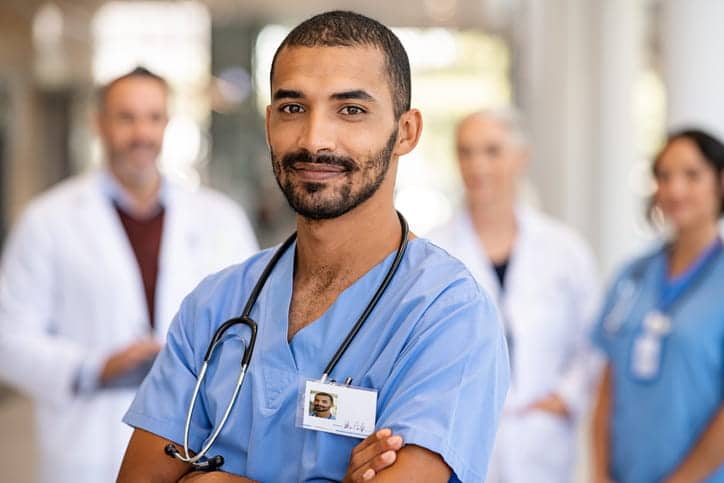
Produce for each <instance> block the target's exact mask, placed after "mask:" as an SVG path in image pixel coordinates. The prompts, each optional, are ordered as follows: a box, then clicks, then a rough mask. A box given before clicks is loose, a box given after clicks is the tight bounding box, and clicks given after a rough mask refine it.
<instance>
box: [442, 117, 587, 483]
mask: <svg viewBox="0 0 724 483" xmlns="http://www.w3.org/2000/svg"><path fill="white" fill-rule="evenodd" d="M455 139H456V149H457V158H458V161H459V165H460V173H461V174H462V178H463V183H464V186H465V201H466V204H465V207H464V209H463V210H462V211H461V212H460V213H459V214H458V215H457V216H455V217H454V218H453V219H452V221H451V222H449V223H448V224H446V225H444V226H442V227H441V228H440V229H438V230H436V231H434V232H433V233H432V234H431V235H430V238H431V239H432V240H433V241H435V242H437V243H438V244H439V245H440V246H441V247H443V248H445V249H446V250H448V251H449V252H450V253H451V254H452V255H453V256H456V257H458V258H459V259H460V260H462V261H463V262H464V263H465V264H466V265H467V266H468V268H469V269H470V270H471V272H472V273H473V275H474V276H475V277H476V279H477V280H478V282H479V283H480V284H481V285H482V287H483V288H484V289H485V290H486V292H487V293H488V294H490V295H491V296H492V298H493V299H494V300H496V301H497V304H498V307H499V310H500V311H501V313H502V315H503V320H504V322H505V327H506V337H507V340H508V348H509V353H510V361H511V369H512V370H511V373H512V378H511V386H510V390H509V392H508V398H507V400H506V405H505V409H504V413H503V417H502V419H501V423H500V428H499V430H498V436H497V439H496V443H495V449H494V452H493V459H492V460H491V468H490V471H489V473H488V481H489V482H493V483H494V482H511V483H526V482H531V481H535V482H557V483H561V482H566V481H570V480H571V478H572V472H573V465H574V462H575V460H574V456H575V451H574V449H575V439H576V428H577V423H578V421H579V418H580V416H581V415H582V413H584V411H585V409H586V407H587V394H588V391H589V389H590V385H589V381H590V379H591V377H590V364H589V361H588V360H587V358H586V354H584V351H585V345H586V344H585V341H586V334H587V332H588V329H589V327H590V325H589V321H591V320H592V317H593V312H594V311H595V307H596V301H597V282H596V278H597V277H596V270H595V264H594V261H593V257H592V255H591V253H590V251H589V249H588V247H587V246H586V244H585V243H584V242H583V240H582V239H581V238H580V237H579V236H578V235H577V234H576V233H574V232H573V230H571V229H570V228H568V227H566V226H564V225H563V224H562V223H560V222H558V221H556V220H554V219H552V218H550V217H548V216H546V215H544V214H543V213H541V212H540V211H538V210H535V209H533V208H532V207H530V206H527V205H526V204H524V203H521V202H519V200H518V198H519V197H518V185H519V181H520V179H521V176H522V174H523V172H524V170H525V167H526V164H527V161H528V144H527V141H526V136H525V133H524V131H523V129H522V127H521V125H520V121H519V116H518V114H517V113H516V112H515V111H514V110H512V109H504V110H486V111H481V112H477V113H474V114H471V115H469V116H467V117H465V118H464V119H462V121H460V123H459V124H458V126H457V130H456V138H455Z"/></svg>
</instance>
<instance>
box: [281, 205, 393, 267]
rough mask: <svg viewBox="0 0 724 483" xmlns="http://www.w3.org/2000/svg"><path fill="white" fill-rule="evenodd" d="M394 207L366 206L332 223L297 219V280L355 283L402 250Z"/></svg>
mask: <svg viewBox="0 0 724 483" xmlns="http://www.w3.org/2000/svg"><path fill="white" fill-rule="evenodd" d="M400 237H401V228H400V221H399V219H398V217H397V213H396V212H395V210H394V208H392V207H389V208H388V209H386V210H382V209H379V208H378V207H377V206H375V205H374V204H372V203H369V204H363V205H361V206H358V207H357V208H355V209H354V210H353V211H352V212H349V213H346V214H344V215H342V216H340V217H338V218H335V219H331V220H309V219H306V218H303V217H300V216H298V217H297V254H296V255H297V256H296V267H295V275H294V278H295V281H296V280H299V279H301V280H304V279H308V278H312V277H317V276H318V275H319V274H325V278H335V279H336V278H340V277H344V278H348V279H350V280H354V279H357V278H359V277H360V276H362V275H363V274H364V273H366V272H367V271H369V269H370V268H372V267H373V266H375V265H377V264H378V263H380V262H381V261H382V260H384V258H385V257H386V256H387V255H389V254H390V253H391V252H393V251H394V250H396V249H397V248H398V247H399V243H400Z"/></svg>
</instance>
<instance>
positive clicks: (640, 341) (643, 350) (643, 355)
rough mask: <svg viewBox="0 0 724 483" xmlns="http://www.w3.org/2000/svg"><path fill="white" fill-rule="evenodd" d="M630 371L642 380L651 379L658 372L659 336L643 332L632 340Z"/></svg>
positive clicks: (659, 361)
mask: <svg viewBox="0 0 724 483" xmlns="http://www.w3.org/2000/svg"><path fill="white" fill-rule="evenodd" d="M632 356H633V357H632V360H631V371H632V372H633V374H634V376H636V377H637V378H638V379H642V380H651V379H653V378H655V377H656V376H657V375H658V373H659V366H660V364H661V338H660V337H657V336H655V335H652V334H646V333H645V334H644V335H641V336H639V337H638V338H637V339H636V340H635V341H634V346H633V354H632Z"/></svg>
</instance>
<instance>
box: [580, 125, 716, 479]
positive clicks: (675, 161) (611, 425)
mask: <svg viewBox="0 0 724 483" xmlns="http://www.w3.org/2000/svg"><path fill="white" fill-rule="evenodd" d="M723 172H724V145H722V143H721V142H719V141H718V140H716V139H715V138H713V137H712V136H710V135H708V134H707V133H704V132H702V131H697V130H688V131H682V132H678V133H676V134H673V135H672V136H670V137H669V139H668V141H667V143H666V146H665V147H664V149H663V151H662V152H661V153H660V154H659V156H658V157H657V158H656V161H655V162H654V166H653V173H654V177H655V180H656V185H657V188H656V192H655V195H654V199H653V204H652V212H657V211H658V212H659V213H660V214H661V215H663V217H664V219H665V220H666V221H667V223H668V224H669V226H670V227H671V229H672V236H671V238H670V240H668V241H667V242H666V243H664V244H662V245H661V246H660V247H658V248H657V249H655V250H653V251H652V252H650V253H648V254H646V255H644V256H642V257H640V258H638V259H636V260H634V261H633V262H631V263H629V264H628V265H627V266H626V267H625V268H624V269H623V270H622V272H621V273H620V274H619V275H618V277H617V279H616V280H615V282H614V284H613V286H612V287H611V289H610V290H609V293H608V296H607V300H606V302H605V304H604V307H603V312H602V315H601V317H600V320H599V323H598V325H597V328H596V330H595V333H594V340H595V342H596V344H597V345H598V346H599V347H600V348H602V349H603V351H604V352H605V354H606V358H607V364H606V369H605V371H604V373H603V377H602V381H601V385H600V389H599V394H598V399H597V403H596V407H595V409H594V421H593V441H594V443H593V450H594V454H593V470H594V481H595V482H597V483H598V482H601V483H603V482H617V483H628V482H631V483H648V482H660V481H664V482H667V483H679V482H695V481H696V482H698V481H705V482H707V483H722V482H724V409H723V406H722V400H723V396H724V297H723V295H724V250H722V240H721V235H720V233H719V219H720V217H721V215H722V212H723V211H724V196H723V192H724V176H723Z"/></svg>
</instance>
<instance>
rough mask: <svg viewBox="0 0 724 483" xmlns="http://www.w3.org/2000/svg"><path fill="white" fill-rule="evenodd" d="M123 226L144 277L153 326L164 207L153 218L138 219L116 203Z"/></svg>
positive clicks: (152, 324)
mask: <svg viewBox="0 0 724 483" xmlns="http://www.w3.org/2000/svg"><path fill="white" fill-rule="evenodd" d="M114 205H115V207H116V211H117V212H118V216H119V217H120V219H121V223H122V224H123V228H124V229H125V231H126V235H127V236H128V241H129V242H130V243H131V248H133V253H134V254H135V255H136V261H137V262H138V268H139V269H140V270H141V277H142V278H143V290H144V292H145V294H146V308H147V310H148V320H149V321H150V323H151V327H153V326H154V323H155V320H154V314H155V308H156V280H157V279H158V254H159V251H160V248H161V233H162V231H163V217H164V209H163V207H161V209H160V210H159V212H158V213H157V214H155V215H154V216H152V217H151V218H145V219H138V218H134V217H133V216H131V215H129V214H128V213H126V212H124V211H123V209H121V208H120V207H119V206H118V204H117V203H115V204H114Z"/></svg>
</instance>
